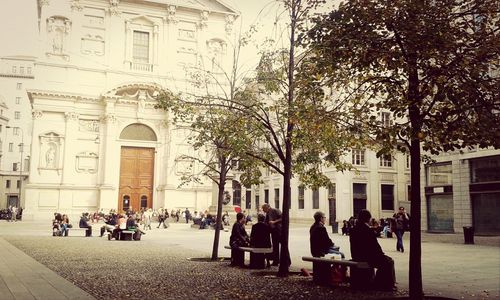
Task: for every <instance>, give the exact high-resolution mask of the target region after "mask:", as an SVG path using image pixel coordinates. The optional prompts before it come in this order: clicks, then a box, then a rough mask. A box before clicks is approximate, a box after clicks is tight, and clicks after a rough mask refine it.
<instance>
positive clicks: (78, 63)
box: [24, 0, 238, 219]
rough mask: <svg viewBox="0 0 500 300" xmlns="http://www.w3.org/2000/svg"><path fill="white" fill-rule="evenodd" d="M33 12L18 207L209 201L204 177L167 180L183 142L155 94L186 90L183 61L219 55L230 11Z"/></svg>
mask: <svg viewBox="0 0 500 300" xmlns="http://www.w3.org/2000/svg"><path fill="white" fill-rule="evenodd" d="M38 17H39V53H38V58H37V61H36V66H35V69H36V72H35V73H36V80H35V84H34V86H33V88H31V89H29V90H28V95H29V99H30V101H31V105H32V109H33V123H32V128H33V131H32V149H31V155H32V158H31V160H30V177H29V182H28V184H27V185H26V187H25V188H26V192H25V194H26V197H25V198H26V201H25V203H24V205H25V212H24V217H25V218H44V219H46V218H48V217H50V215H52V214H53V213H54V212H55V211H59V212H61V213H67V214H70V215H77V214H79V213H81V212H83V211H96V210H99V209H103V210H104V211H108V210H109V209H118V210H122V209H128V208H131V209H134V210H137V209H140V208H143V207H146V208H148V207H154V208H159V207H167V208H169V209H172V208H183V209H185V208H186V207H187V208H190V209H192V210H193V209H202V208H207V207H209V206H210V204H211V203H212V196H211V190H212V187H211V184H209V183H208V184H205V185H199V184H191V185H187V186H183V187H182V188H179V187H178V186H179V183H180V175H182V174H184V173H185V172H189V171H191V170H189V166H190V165H191V162H186V161H179V159H178V157H180V155H181V154H186V153H190V152H192V151H193V150H192V149H191V148H190V146H189V145H188V144H187V142H186V141H185V137H186V134H187V133H186V130H187V129H185V128H181V127H175V126H173V125H172V124H171V122H169V120H168V116H167V114H166V113H165V112H164V111H162V110H159V109H155V107H154V105H155V103H156V100H155V97H156V96H157V95H158V94H159V93H162V92H164V91H171V92H178V91H181V90H183V89H185V88H189V87H190V86H191V84H190V83H189V82H188V76H186V67H189V66H198V65H204V66H205V67H206V66H209V65H210V64H212V65H214V64H224V63H225V56H226V47H227V45H228V44H229V41H230V39H231V38H232V34H233V31H232V27H233V22H234V21H235V19H236V18H237V17H238V14H237V13H236V12H235V11H234V10H233V9H232V8H231V7H229V6H227V5H226V4H224V3H223V2H222V1H214V0H197V1H191V0H184V1H160V0H142V1H139V0H122V1H119V0H98V1H95V0H94V1H90V0H72V1H48V0H39V1H38ZM195 167H196V166H195Z"/></svg>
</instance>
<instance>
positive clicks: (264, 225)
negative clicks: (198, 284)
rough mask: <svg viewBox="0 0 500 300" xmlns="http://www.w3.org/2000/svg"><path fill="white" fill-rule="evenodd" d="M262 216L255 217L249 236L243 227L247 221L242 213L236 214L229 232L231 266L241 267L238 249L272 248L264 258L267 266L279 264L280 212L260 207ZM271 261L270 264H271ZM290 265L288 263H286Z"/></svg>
mask: <svg viewBox="0 0 500 300" xmlns="http://www.w3.org/2000/svg"><path fill="white" fill-rule="evenodd" d="M262 210H263V212H264V213H265V215H264V214H258V215H257V223H256V224H254V225H253V226H252V230H251V232H250V236H249V235H248V234H247V232H246V229H245V225H246V223H247V219H246V216H245V214H244V213H242V212H239V213H238V214H236V222H235V223H234V225H233V228H232V230H231V236H230V238H229V245H230V246H231V265H235V266H243V264H244V252H242V251H239V250H238V247H247V246H251V247H255V248H271V247H272V248H273V252H272V253H271V254H270V255H267V256H266V261H267V266H271V265H273V266H278V265H279V263H280V243H281V221H282V220H281V211H280V210H279V209H277V208H272V207H271V206H270V205H269V204H267V203H265V204H264V205H262ZM271 260H272V264H271ZM288 265H290V261H289V262H288Z"/></svg>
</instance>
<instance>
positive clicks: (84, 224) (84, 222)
mask: <svg viewBox="0 0 500 300" xmlns="http://www.w3.org/2000/svg"><path fill="white" fill-rule="evenodd" d="M88 216H89V213H83V214H82V216H81V217H80V226H79V227H80V228H87V230H86V231H85V236H86V237H91V236H92V226H90V225H89V223H88V221H89V219H88Z"/></svg>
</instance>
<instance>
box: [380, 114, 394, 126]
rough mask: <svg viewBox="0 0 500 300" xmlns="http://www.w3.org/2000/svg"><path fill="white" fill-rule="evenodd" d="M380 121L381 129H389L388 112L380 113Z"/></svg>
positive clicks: (389, 115)
mask: <svg viewBox="0 0 500 300" xmlns="http://www.w3.org/2000/svg"><path fill="white" fill-rule="evenodd" d="M380 121H381V122H382V126H383V127H390V126H391V125H392V118H391V113H390V112H381V113H380Z"/></svg>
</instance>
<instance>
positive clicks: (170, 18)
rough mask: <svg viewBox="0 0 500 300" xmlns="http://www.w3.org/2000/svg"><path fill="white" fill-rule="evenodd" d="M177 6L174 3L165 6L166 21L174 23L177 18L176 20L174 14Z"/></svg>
mask: <svg viewBox="0 0 500 300" xmlns="http://www.w3.org/2000/svg"><path fill="white" fill-rule="evenodd" d="M176 12H177V7H176V6H175V5H169V6H168V8H167V23H172V24H176V23H177V22H178V21H179V20H177V16H176Z"/></svg>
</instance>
